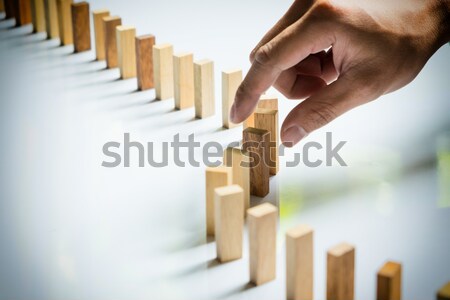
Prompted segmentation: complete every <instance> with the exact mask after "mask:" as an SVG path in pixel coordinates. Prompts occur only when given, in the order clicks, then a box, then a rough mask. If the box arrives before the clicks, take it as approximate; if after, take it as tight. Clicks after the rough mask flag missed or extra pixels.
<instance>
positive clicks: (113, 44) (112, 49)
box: [103, 16, 122, 69]
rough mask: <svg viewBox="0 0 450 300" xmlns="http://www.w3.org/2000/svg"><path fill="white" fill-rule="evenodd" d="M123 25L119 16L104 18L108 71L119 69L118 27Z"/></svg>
mask: <svg viewBox="0 0 450 300" xmlns="http://www.w3.org/2000/svg"><path fill="white" fill-rule="evenodd" d="M120 25H122V19H121V18H120V17H118V16H113V17H104V18H103V29H104V31H105V33H104V36H105V58H106V66H107V68H108V69H112V68H117V66H118V65H119V63H118V60H117V39H116V27H117V26H120Z"/></svg>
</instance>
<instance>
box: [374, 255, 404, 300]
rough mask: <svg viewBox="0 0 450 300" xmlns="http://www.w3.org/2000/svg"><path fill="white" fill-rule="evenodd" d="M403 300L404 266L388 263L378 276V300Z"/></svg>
mask: <svg viewBox="0 0 450 300" xmlns="http://www.w3.org/2000/svg"><path fill="white" fill-rule="evenodd" d="M401 298H402V265H401V264H399V263H396V262H391V261H388V262H387V263H385V264H384V266H383V267H382V268H381V269H380V270H379V271H378V274H377V300H400V299H401Z"/></svg>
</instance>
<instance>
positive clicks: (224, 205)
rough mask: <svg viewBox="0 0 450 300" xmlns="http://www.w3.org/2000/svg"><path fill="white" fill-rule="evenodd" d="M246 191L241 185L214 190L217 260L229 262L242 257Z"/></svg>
mask: <svg viewBox="0 0 450 300" xmlns="http://www.w3.org/2000/svg"><path fill="white" fill-rule="evenodd" d="M243 202H244V191H243V190H242V188H241V187H240V186H239V185H229V186H225V187H219V188H216V189H215V190H214V211H215V215H214V220H215V236H216V250H217V259H218V260H219V261H220V262H228V261H232V260H236V259H239V258H241V257H242V236H243V231H244V203H243Z"/></svg>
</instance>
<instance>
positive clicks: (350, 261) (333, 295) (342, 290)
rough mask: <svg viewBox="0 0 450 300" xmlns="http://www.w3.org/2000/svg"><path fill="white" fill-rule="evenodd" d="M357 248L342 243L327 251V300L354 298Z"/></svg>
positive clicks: (350, 299)
mask: <svg viewBox="0 0 450 300" xmlns="http://www.w3.org/2000/svg"><path fill="white" fill-rule="evenodd" d="M354 284H355V248H354V247H353V246H351V245H349V244H346V243H342V244H339V245H337V246H335V247H333V248H331V249H330V250H329V251H328V253H327V300H353V297H354Z"/></svg>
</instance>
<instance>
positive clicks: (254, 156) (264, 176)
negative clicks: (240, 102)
mask: <svg viewBox="0 0 450 300" xmlns="http://www.w3.org/2000/svg"><path fill="white" fill-rule="evenodd" d="M269 143H270V134H269V131H267V130H263V129H257V128H253V127H249V128H247V129H245V130H244V132H243V144H242V149H243V150H244V151H245V152H247V153H248V156H249V159H250V162H249V165H250V194H251V195H254V196H258V197H265V196H267V194H268V193H269V174H270V166H269V164H268V163H267V161H268V160H269V157H270V148H269Z"/></svg>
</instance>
